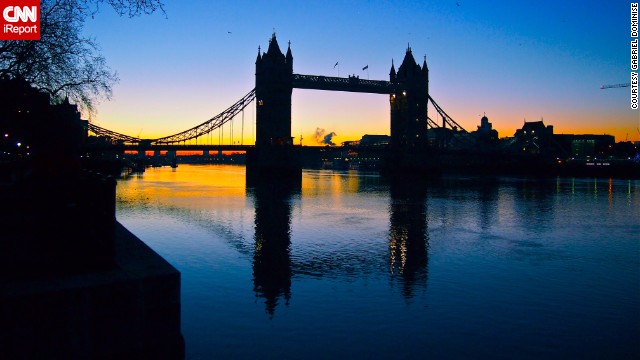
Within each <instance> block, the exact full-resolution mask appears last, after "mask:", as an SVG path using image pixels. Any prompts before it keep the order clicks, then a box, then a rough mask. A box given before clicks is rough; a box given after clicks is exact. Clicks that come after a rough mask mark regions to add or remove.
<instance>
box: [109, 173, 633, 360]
mask: <svg viewBox="0 0 640 360" xmlns="http://www.w3.org/2000/svg"><path fill="white" fill-rule="evenodd" d="M396 178H397V181H395V179H393V180H385V179H383V178H382V177H381V176H380V175H379V174H377V173H367V172H363V171H357V172H355V171H354V172H347V171H305V172H304V173H303V177H302V183H301V185H299V186H298V187H296V186H293V187H289V186H283V185H282V184H281V183H279V182H277V181H276V182H273V183H269V182H258V183H254V184H253V185H250V186H246V183H245V182H244V180H245V174H244V167H241V166H211V165H209V166H194V165H185V166H181V167H180V168H179V169H177V170H175V171H174V170H173V169H169V168H159V169H153V170H150V171H147V172H146V173H144V174H142V175H141V176H140V177H132V178H130V179H129V180H121V181H120V183H119V184H118V192H119V198H120V201H119V205H118V206H119V208H118V211H119V213H118V216H119V218H120V219H122V221H123V223H124V225H125V226H127V227H128V228H130V229H131V230H132V231H133V232H134V233H136V234H138V235H139V236H140V237H141V238H142V239H143V240H145V241H148V242H149V245H151V246H153V247H154V248H156V249H158V251H159V252H160V253H161V254H162V255H163V256H165V257H166V258H167V260H169V261H170V262H171V263H173V264H175V266H176V267H177V268H178V269H180V271H181V273H182V276H183V277H182V278H183V285H184V286H183V288H182V291H183V292H182V294H183V298H182V299H183V308H182V309H183V325H184V327H183V331H184V335H185V340H186V344H187V358H189V357H192V358H196V357H201V358H215V357H221V358H256V357H261V356H263V355H264V354H269V356H270V357H272V358H335V357H336V356H335V355H336V353H337V352H339V353H340V354H342V355H344V357H349V358H363V357H366V358H416V357H418V356H425V357H434V358H465V357H469V356H470V355H477V356H472V357H474V358H511V357H513V356H521V355H524V357H527V358H537V357H539V355H540V349H541V347H542V348H544V349H546V350H545V355H549V356H544V357H545V358H555V359H563V358H595V357H599V355H603V356H602V357H607V358H608V357H611V358H627V357H628V356H626V355H629V354H637V353H638V352H637V346H636V345H637V344H636V342H635V341H632V339H635V338H637V336H638V331H639V330H638V329H639V328H638V327H637V324H638V323H640V322H639V321H640V313H639V312H638V311H637V309H638V308H640V307H639V306H638V305H639V304H638V302H639V300H638V297H637V296H636V294H637V293H638V286H637V284H636V282H635V279H636V278H637V276H638V274H639V273H638V271H639V270H638V269H640V267H638V257H637V256H635V255H637V253H636V252H635V251H634V249H636V248H637V240H636V237H635V236H634V235H635V234H634V233H633V229H635V228H636V227H637V220H636V219H637V218H638V216H640V213H639V209H638V207H637V206H633V205H635V204H636V203H637V202H638V201H637V200H638V196H639V194H640V191H638V189H639V187H638V186H639V185H640V184H638V182H637V181H616V180H611V181H597V180H596V181H594V180H584V181H583V180H579V179H576V180H575V181H574V180H571V179H562V178H559V179H553V180H552V181H547V180H524V179H518V178H497V179H493V180H492V179H483V178H480V179H478V178H472V177H453V178H441V179H435V180H429V181H426V182H425V181H420V180H417V181H413V180H412V179H410V178H407V176H404V177H402V178H400V177H396ZM567 269H571V270H572V271H567ZM632 269H633V270H632ZM629 284H635V285H634V286H630V285H629ZM611 296H615V305H616V306H611V302H610V301H609V300H607V299H610V298H611ZM523 324H524V325H523ZM532 329H533V330H534V331H532ZM585 340H586V341H585ZM248 341H250V342H251V346H250V347H248V346H247V342H248ZM327 344H330V346H327ZM460 344H463V345H464V346H460ZM398 345H400V346H398ZM496 349H501V350H496ZM514 354H517V355H514ZM605 355H610V356H605Z"/></svg>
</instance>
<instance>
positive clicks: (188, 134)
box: [151, 89, 256, 144]
mask: <svg viewBox="0 0 640 360" xmlns="http://www.w3.org/2000/svg"><path fill="white" fill-rule="evenodd" d="M255 97H256V89H253V90H251V91H250V92H249V93H248V94H247V95H245V96H244V97H242V99H240V100H238V102H236V103H235V104H233V105H231V106H230V107H229V108H228V109H226V110H225V111H223V112H221V113H220V114H218V115H216V116H214V117H212V118H211V119H209V120H207V121H205V122H203V123H202V124H200V125H198V126H194V127H192V128H191V129H188V130H185V131H183V132H179V133H177V134H174V135H170V136H165V137H161V138H158V139H154V140H151V143H152V144H171V143H177V142H182V141H187V140H191V139H195V138H198V137H200V136H202V135H205V134H208V133H210V132H211V131H213V130H215V129H217V128H219V127H221V126H222V125H224V124H225V123H226V122H227V121H229V120H231V119H233V118H234V117H235V116H236V115H238V114H239V113H240V112H241V111H242V110H244V108H246V107H247V106H248V105H249V104H250V103H251V102H252V101H253V100H254V99H255Z"/></svg>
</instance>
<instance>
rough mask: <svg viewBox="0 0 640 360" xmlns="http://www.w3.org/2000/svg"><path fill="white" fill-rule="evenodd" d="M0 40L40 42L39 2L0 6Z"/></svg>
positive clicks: (12, 0) (20, 1) (16, 1)
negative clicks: (0, 12) (0, 16)
mask: <svg viewBox="0 0 640 360" xmlns="http://www.w3.org/2000/svg"><path fill="white" fill-rule="evenodd" d="M0 9H1V10H2V18H0V40H40V0H10V1H3V4H0Z"/></svg>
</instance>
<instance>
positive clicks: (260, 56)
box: [256, 45, 262, 65]
mask: <svg viewBox="0 0 640 360" xmlns="http://www.w3.org/2000/svg"><path fill="white" fill-rule="evenodd" d="M260 62H262V55H261V54H260V45H258V57H257V58H256V65H258V63H260Z"/></svg>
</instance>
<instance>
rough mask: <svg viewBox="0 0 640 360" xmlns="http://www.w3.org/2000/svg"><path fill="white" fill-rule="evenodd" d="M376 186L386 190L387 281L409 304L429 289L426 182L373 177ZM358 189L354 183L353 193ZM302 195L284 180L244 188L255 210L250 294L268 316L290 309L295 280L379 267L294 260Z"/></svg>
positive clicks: (339, 260) (369, 262)
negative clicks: (294, 222)
mask: <svg viewBox="0 0 640 360" xmlns="http://www.w3.org/2000/svg"><path fill="white" fill-rule="evenodd" d="M356 179H357V177H356ZM376 183H378V185H379V186H384V187H386V186H388V187H389V191H390V199H389V210H388V212H389V221H388V222H389V231H388V255H387V257H388V264H389V268H388V272H389V277H390V279H391V280H392V281H393V282H397V283H399V284H400V286H401V288H402V294H403V296H404V297H405V298H407V299H411V298H412V297H413V296H414V292H415V290H416V288H418V289H420V288H422V289H425V288H426V285H427V264H428V254H427V242H428V237H427V206H426V195H427V183H426V179H424V178H422V177H419V176H414V177H409V178H406V177H405V178H403V179H402V180H401V181H399V180H397V179H381V178H377V179H376ZM370 185H371V184H369V186H370ZM358 187H359V184H356V191H358V190H357V188H358ZM301 195H302V194H301V188H300V184H299V183H297V182H296V181H293V180H292V179H290V178H288V177H284V176H275V177H271V178H265V177H263V178H261V179H260V180H259V181H256V182H253V183H251V184H248V185H247V196H248V197H250V198H252V199H253V202H254V209H255V217H254V224H255V235H254V247H253V283H254V287H253V289H254V292H255V294H256V296H258V297H260V298H263V299H264V303H265V307H266V312H267V313H268V314H269V315H270V316H271V317H272V316H273V315H274V313H275V311H276V308H277V306H278V305H279V304H280V302H281V301H283V302H284V304H285V305H288V304H289V301H290V300H291V297H292V291H291V278H292V277H293V276H296V275H309V274H313V275H314V276H319V277H322V276H327V275H329V274H330V273H331V272H333V271H335V270H336V269H339V268H349V267H352V268H370V267H375V266H377V263H376V262H377V261H378V260H379V259H380V257H377V256H373V257H371V258H368V257H367V256H362V255H359V256H354V257H352V258H344V257H342V256H337V257H333V258H332V257H329V258H327V257H325V256H324V255H321V256H320V257H317V255H316V256H314V258H306V259H304V260H303V261H294V260H292V249H291V247H292V243H291V236H292V234H291V218H292V211H293V207H294V203H299V202H300V200H301V199H300V197H301ZM326 210H327V211H332V209H331V208H327V209H326ZM335 210H338V211H339V209H335ZM325 240H326V241H330V240H329V239H325ZM353 241H354V242H357V241H359V240H358V239H353ZM353 246H355V247H357V246H358V245H357V244H355V245H353ZM358 262H360V264H358Z"/></svg>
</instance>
